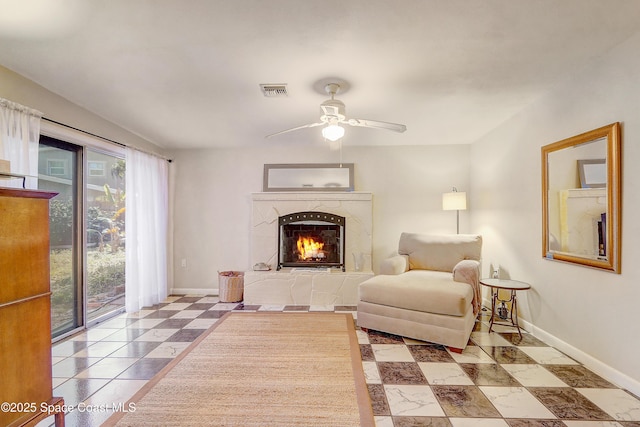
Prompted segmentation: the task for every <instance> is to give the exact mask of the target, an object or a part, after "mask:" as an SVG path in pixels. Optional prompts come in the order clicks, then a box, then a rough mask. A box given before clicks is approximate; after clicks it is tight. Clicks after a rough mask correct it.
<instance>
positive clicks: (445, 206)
mask: <svg viewBox="0 0 640 427" xmlns="http://www.w3.org/2000/svg"><path fill="white" fill-rule="evenodd" d="M466 209H467V193H465V192H464V191H458V189H457V188H456V187H453V191H452V192H451V193H444V194H443V195H442V210H444V211H456V233H457V234H460V211H464V210H466Z"/></svg>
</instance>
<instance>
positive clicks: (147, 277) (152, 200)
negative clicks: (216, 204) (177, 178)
mask: <svg viewBox="0 0 640 427" xmlns="http://www.w3.org/2000/svg"><path fill="white" fill-rule="evenodd" d="M126 162H127V172H126V190H127V201H126V204H127V209H126V217H125V224H126V230H127V231H126V233H127V234H126V236H127V237H126V239H127V240H126V257H127V264H126V265H127V267H126V270H127V271H126V301H125V305H126V309H127V311H128V312H135V311H138V310H140V309H141V308H142V307H147V306H151V305H153V304H158V303H160V302H161V301H163V300H164V299H165V298H166V297H167V234H168V230H167V227H168V213H169V206H168V203H169V202H168V200H169V166H168V163H167V161H166V160H165V159H161V158H159V157H156V156H153V155H150V154H146V153H143V152H141V151H138V150H135V149H132V148H127V158H126Z"/></svg>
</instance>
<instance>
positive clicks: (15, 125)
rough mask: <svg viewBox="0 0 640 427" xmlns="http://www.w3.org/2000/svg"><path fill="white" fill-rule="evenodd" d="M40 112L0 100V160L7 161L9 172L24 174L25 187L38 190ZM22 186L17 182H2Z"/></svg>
mask: <svg viewBox="0 0 640 427" xmlns="http://www.w3.org/2000/svg"><path fill="white" fill-rule="evenodd" d="M41 118H42V113H41V112H40V111H37V110H33V109H31V108H28V107H25V106H23V105H20V104H17V103H15V102H12V101H9V100H7V99H4V98H0V159H3V160H9V161H10V162H11V170H10V172H11V173H17V174H20V175H27V176H28V178H27V181H26V187H27V188H32V189H36V188H38V141H39V140H40V119H41ZM2 185H3V186H6V187H22V182H21V181H16V180H8V181H7V182H6V183H5V182H3V184H2Z"/></svg>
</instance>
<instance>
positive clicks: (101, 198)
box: [85, 149, 125, 323]
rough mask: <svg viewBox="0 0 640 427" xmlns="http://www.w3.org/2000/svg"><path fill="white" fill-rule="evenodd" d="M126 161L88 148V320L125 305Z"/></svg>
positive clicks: (86, 247)
mask: <svg viewBox="0 0 640 427" xmlns="http://www.w3.org/2000/svg"><path fill="white" fill-rule="evenodd" d="M124 174H125V161H124V159H120V158H118V157H115V156H113V155H111V154H107V153H103V152H99V151H95V150H92V149H88V150H87V173H86V177H87V179H86V204H87V227H86V228H87V240H86V245H85V251H86V259H87V317H88V319H87V320H88V322H89V323H90V322H92V321H94V320H97V319H99V318H100V317H101V316H103V315H105V314H109V313H112V312H114V311H116V310H121V309H123V308H124V275H125V271H124V265H125V253H124V245H125V234H124V233H125V223H124V217H125V215H124V212H125V180H124V177H125V175H124Z"/></svg>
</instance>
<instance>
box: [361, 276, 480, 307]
mask: <svg viewBox="0 0 640 427" xmlns="http://www.w3.org/2000/svg"><path fill="white" fill-rule="evenodd" d="M359 298H360V301H366V302H369V303H372V304H380V305H386V306H391V307H397V308H403V309H407V310H415V311H422V312H427V313H435V314H446V315H450V316H464V315H465V313H466V312H467V311H469V310H471V309H472V307H471V301H473V289H472V288H471V285H469V284H467V283H460V282H455V281H454V280H453V274H451V273H445V272H438V271H424V270H411V271H408V272H406V273H403V274H400V275H398V276H389V275H379V276H375V277H372V278H371V279H369V280H366V281H364V282H362V283H361V284H360V286H359Z"/></svg>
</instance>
